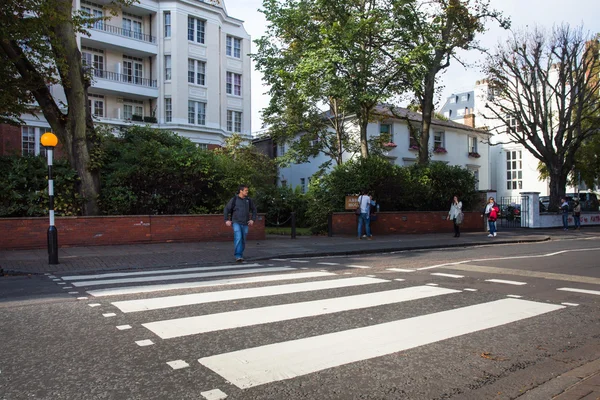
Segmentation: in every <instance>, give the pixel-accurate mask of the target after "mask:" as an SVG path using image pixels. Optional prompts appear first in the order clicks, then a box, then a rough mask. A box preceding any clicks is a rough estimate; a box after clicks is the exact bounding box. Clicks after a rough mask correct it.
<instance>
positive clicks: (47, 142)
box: [40, 132, 58, 147]
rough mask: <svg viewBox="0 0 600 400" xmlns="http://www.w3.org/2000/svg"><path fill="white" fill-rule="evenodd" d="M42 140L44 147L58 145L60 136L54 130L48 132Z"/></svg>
mask: <svg viewBox="0 0 600 400" xmlns="http://www.w3.org/2000/svg"><path fill="white" fill-rule="evenodd" d="M40 142H41V143H42V146H44V147H56V145H57V144H58V137H56V135H55V134H54V133H52V132H46V133H44V134H43V135H42V137H41V138H40Z"/></svg>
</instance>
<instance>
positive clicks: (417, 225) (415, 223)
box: [332, 211, 485, 236]
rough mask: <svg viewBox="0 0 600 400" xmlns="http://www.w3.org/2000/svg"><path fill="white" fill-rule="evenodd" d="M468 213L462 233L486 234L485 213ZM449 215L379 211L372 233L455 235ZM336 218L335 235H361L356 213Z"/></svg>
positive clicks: (372, 224) (334, 219)
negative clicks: (483, 216) (448, 218)
mask: <svg viewBox="0 0 600 400" xmlns="http://www.w3.org/2000/svg"><path fill="white" fill-rule="evenodd" d="M464 214H465V219H464V221H463V224H462V225H461V227H460V230H461V231H464V232H469V231H470V232H477V231H480V232H482V231H484V229H485V225H484V221H483V218H481V213H479V212H465V213H464ZM447 216H448V212H447V211H422V212H379V213H377V220H376V221H373V222H371V233H372V234H373V235H374V236H379V235H393V234H402V233H444V232H446V233H452V232H454V227H453V223H452V221H447V220H446V217H447ZM332 218H333V220H332V222H333V234H334V235H356V234H357V229H358V221H357V218H358V217H357V216H356V215H354V213H333V217H332Z"/></svg>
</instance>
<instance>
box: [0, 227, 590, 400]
mask: <svg viewBox="0 0 600 400" xmlns="http://www.w3.org/2000/svg"><path fill="white" fill-rule="evenodd" d="M393 269H395V270H393ZM116 274H117V275H115V273H110V274H109V275H106V274H103V275H98V276H85V277H84V276H66V275H65V276H57V277H51V276H32V277H24V276H20V277H6V278H0V324H1V325H0V338H1V340H0V399H7V400H8V399H10V400H13V399H15V400H17V399H52V400H55V399H86V400H87V399H119V400H121V399H204V398H209V399H219V398H224V397H223V396H225V395H226V396H227V398H228V399H253V400H254V399H290V400H291V399H410V400H420V399H436V400H437V399H474V400H475V399H477V400H481V399H514V398H518V397H519V396H520V395H522V394H523V393H526V392H527V390H530V389H532V388H534V387H536V386H538V385H540V384H542V383H544V382H546V381H548V380H550V379H552V378H553V377H556V376H558V375H560V374H561V373H563V372H565V371H568V370H571V369H573V368H575V367H577V366H579V365H582V364H584V363H585V362H587V361H592V360H595V359H597V358H599V357H600V239H596V238H592V239H588V240H562V241H551V242H544V243H535V244H521V245H506V246H482V247H477V248H453V249H440V250H434V251H431V250H428V251H413V252H399V253H393V254H382V255H368V256H355V257H330V258H314V259H302V260H269V261H266V262H260V263H256V264H249V263H248V264H245V265H228V266H222V268H219V267H218V266H217V267H215V266H211V267H205V268H198V269H189V268H188V269H184V270H182V271H175V270H169V271H142V273H140V272H139V271H137V272H135V273H133V272H124V273H116ZM207 274H209V275H207ZM163 285H165V286H163ZM173 285H179V287H175V286H173ZM182 285H187V286H186V287H181V286H182ZM158 289H160V290H158ZM78 298H79V299H78Z"/></svg>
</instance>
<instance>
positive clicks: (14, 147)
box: [0, 124, 21, 156]
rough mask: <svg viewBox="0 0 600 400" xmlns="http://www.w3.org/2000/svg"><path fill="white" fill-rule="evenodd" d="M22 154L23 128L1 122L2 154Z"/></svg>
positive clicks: (0, 148)
mask: <svg viewBox="0 0 600 400" xmlns="http://www.w3.org/2000/svg"><path fill="white" fill-rule="evenodd" d="M12 154H21V128H20V127H18V126H13V125H7V124H0V156H8V155H12Z"/></svg>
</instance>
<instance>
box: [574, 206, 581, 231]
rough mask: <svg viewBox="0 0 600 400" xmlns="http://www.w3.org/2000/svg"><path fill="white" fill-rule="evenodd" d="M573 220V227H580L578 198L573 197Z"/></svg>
mask: <svg viewBox="0 0 600 400" xmlns="http://www.w3.org/2000/svg"><path fill="white" fill-rule="evenodd" d="M573 220H574V221H575V229H581V204H579V199H575V206H574V207H573Z"/></svg>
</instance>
